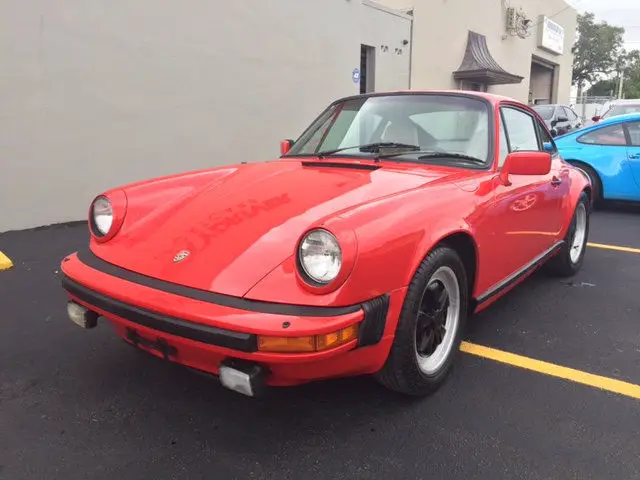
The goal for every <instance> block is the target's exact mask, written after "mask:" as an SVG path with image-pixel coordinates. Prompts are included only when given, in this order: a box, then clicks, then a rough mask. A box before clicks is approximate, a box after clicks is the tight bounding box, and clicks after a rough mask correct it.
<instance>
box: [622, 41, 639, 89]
mask: <svg viewBox="0 0 640 480" xmlns="http://www.w3.org/2000/svg"><path fill="white" fill-rule="evenodd" d="M622 71H623V72H624V81H623V82H622V94H623V96H624V98H640V50H632V51H631V52H629V53H628V54H627V55H626V58H625V65H624V68H623V70H622Z"/></svg>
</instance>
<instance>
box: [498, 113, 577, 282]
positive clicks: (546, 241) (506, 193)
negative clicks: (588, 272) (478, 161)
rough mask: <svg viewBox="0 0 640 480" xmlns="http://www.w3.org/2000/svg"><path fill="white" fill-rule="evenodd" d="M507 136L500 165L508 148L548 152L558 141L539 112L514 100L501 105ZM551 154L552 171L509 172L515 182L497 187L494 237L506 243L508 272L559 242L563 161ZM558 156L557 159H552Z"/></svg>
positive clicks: (563, 185) (520, 266) (527, 263)
mask: <svg viewBox="0 0 640 480" xmlns="http://www.w3.org/2000/svg"><path fill="white" fill-rule="evenodd" d="M500 112H501V116H500V121H501V124H502V125H501V129H502V128H503V130H502V135H504V137H505V140H506V146H507V151H506V152H504V154H503V155H501V158H500V161H499V164H498V167H499V168H501V167H502V165H503V164H504V160H505V158H506V154H507V153H511V152H515V151H545V148H544V143H548V142H549V141H550V142H551V145H552V146H554V144H553V140H552V139H551V137H550V135H549V134H548V133H547V131H546V129H544V127H542V126H541V125H540V123H539V121H538V119H537V118H536V117H534V116H533V115H532V114H531V113H530V112H528V111H526V110H525V109H522V108H519V107H518V106H515V105H510V104H507V105H502V106H501V107H500ZM550 153H552V166H551V170H550V171H549V172H548V173H546V174H544V175H510V176H509V180H510V181H511V185H508V186H506V185H502V184H500V185H499V186H498V187H497V188H496V191H495V203H494V208H493V215H494V216H496V217H497V218H495V222H494V223H495V225H496V227H495V235H496V238H495V241H496V243H497V244H498V245H502V246H506V247H504V248H507V249H508V250H507V251H504V252H503V255H502V257H503V262H504V265H503V267H504V270H505V271H506V272H508V273H507V275H514V274H517V273H518V272H519V271H520V270H522V269H523V268H524V267H526V266H527V265H529V264H531V263H533V262H535V261H536V260H537V259H538V258H540V257H541V256H544V255H545V254H546V253H547V252H548V251H549V250H551V249H552V247H553V245H554V244H555V242H556V241H557V236H558V232H559V230H560V226H561V224H562V209H561V205H562V189H563V188H567V187H568V186H567V182H566V181H564V182H563V180H562V178H561V176H562V172H561V171H560V170H561V168H562V167H561V162H560V159H559V156H558V153H557V152H550ZM553 157H555V158H553Z"/></svg>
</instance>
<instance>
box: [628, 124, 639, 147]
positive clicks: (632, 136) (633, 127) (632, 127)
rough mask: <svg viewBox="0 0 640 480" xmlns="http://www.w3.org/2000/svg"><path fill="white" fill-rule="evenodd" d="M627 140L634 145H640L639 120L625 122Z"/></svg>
mask: <svg viewBox="0 0 640 480" xmlns="http://www.w3.org/2000/svg"><path fill="white" fill-rule="evenodd" d="M627 130H628V131H629V140H631V145H633V146H634V147H640V122H630V123H628V124H627Z"/></svg>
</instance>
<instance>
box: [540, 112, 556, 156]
mask: <svg viewBox="0 0 640 480" xmlns="http://www.w3.org/2000/svg"><path fill="white" fill-rule="evenodd" d="M536 125H537V126H538V133H539V135H540V141H541V142H542V147H543V149H544V150H545V151H547V152H549V153H550V154H552V155H553V154H554V153H556V152H557V151H558V148H557V147H556V144H555V143H554V142H553V137H552V136H551V134H550V133H549V132H548V131H547V129H546V128H545V126H544V125H543V124H542V123H540V122H539V121H537V120H536Z"/></svg>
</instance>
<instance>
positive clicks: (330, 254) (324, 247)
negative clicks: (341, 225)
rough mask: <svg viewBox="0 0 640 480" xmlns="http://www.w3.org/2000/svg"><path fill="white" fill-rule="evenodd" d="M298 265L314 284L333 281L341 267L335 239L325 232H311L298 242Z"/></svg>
mask: <svg viewBox="0 0 640 480" xmlns="http://www.w3.org/2000/svg"><path fill="white" fill-rule="evenodd" d="M299 258H300V265H301V266H302V269H303V270H304V273H306V274H307V276H308V277H309V278H310V279H311V280H313V281H314V282H317V283H321V284H327V283H329V282H331V281H333V280H334V279H335V278H336V277H337V276H338V273H340V267H342V250H341V249H340V244H339V243H338V240H337V239H336V237H334V236H333V235H332V234H330V233H329V232H327V231H326V230H312V231H311V232H309V233H308V234H307V235H305V237H304V238H303V239H302V241H301V242H300V252H299Z"/></svg>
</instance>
